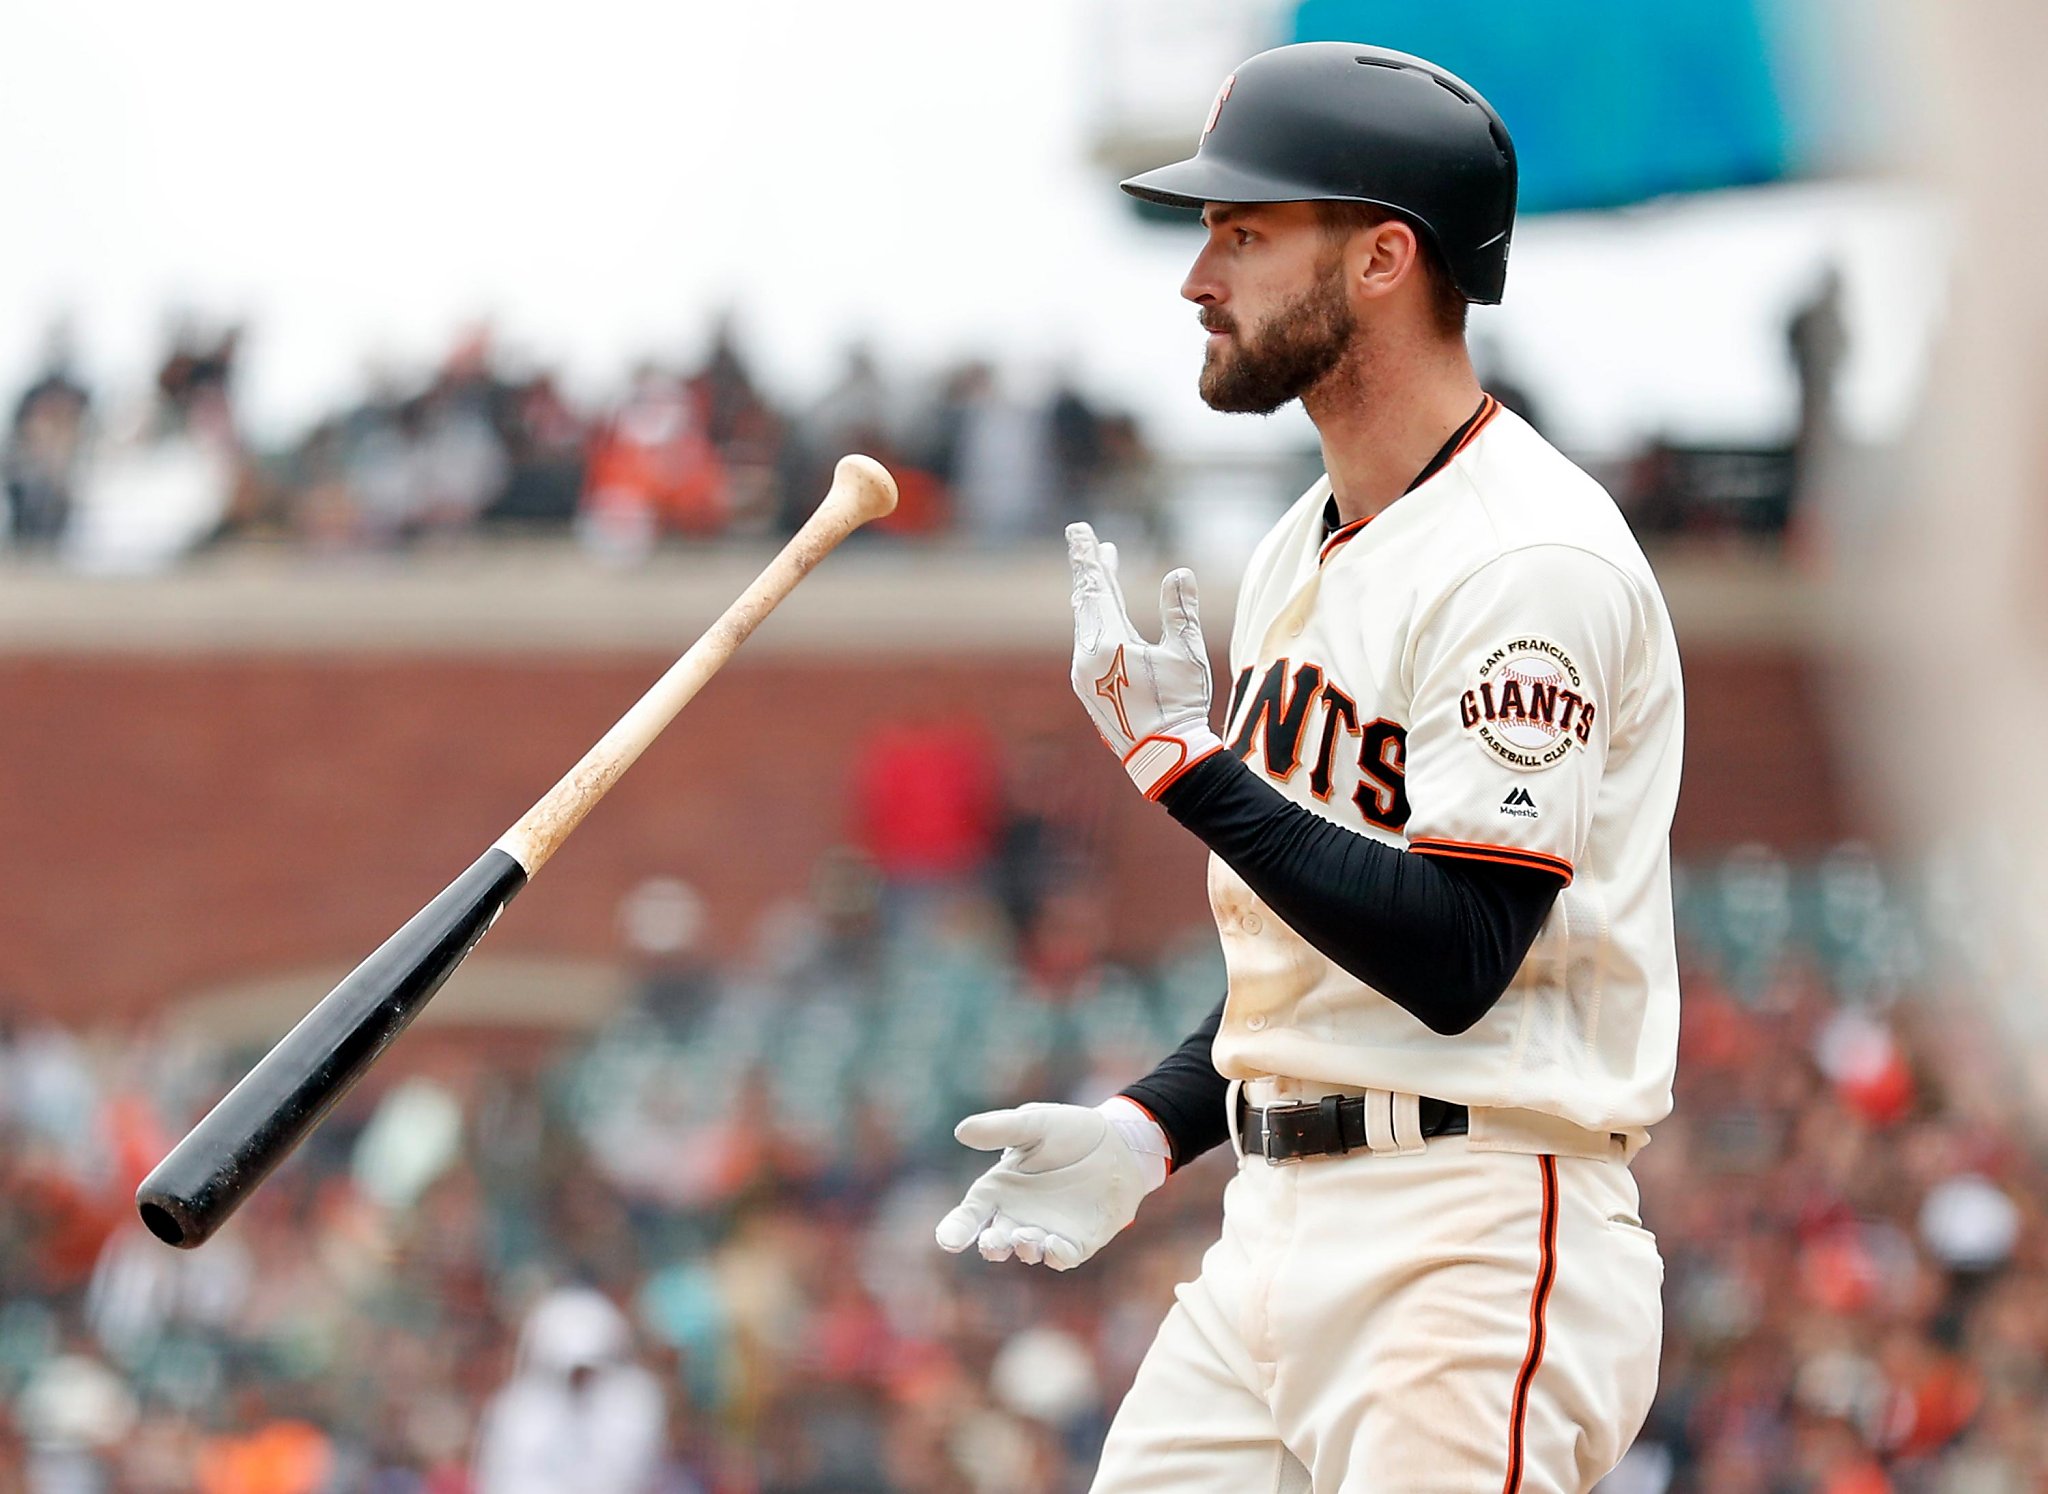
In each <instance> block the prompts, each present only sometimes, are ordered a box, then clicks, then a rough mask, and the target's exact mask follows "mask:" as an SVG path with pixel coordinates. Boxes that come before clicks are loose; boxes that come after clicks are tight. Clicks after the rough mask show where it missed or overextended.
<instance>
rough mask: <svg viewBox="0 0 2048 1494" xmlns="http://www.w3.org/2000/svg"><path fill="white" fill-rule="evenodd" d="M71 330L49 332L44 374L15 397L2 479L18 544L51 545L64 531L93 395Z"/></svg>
mask: <svg viewBox="0 0 2048 1494" xmlns="http://www.w3.org/2000/svg"><path fill="white" fill-rule="evenodd" d="M71 363H72V352H71V338H70V332H69V330H68V329H67V328H66V327H65V326H64V325H63V324H62V323H59V324H58V325H57V326H56V327H54V328H52V329H51V331H50V334H49V339H48V345H47V348H46V350H45V352H44V356H43V372H42V373H41V374H40V375H39V376H38V377H37V378H36V380H35V382H34V383H32V384H30V385H29V386H28V388H27V390H25V391H24V392H23V394H22V396H21V398H20V399H19V400H18V401H16V403H15V406H14V415H13V418H12V420H11V421H10V422H9V424H8V428H7V444H6V446H5V448H4V449H0V477H4V480H5V484H6V496H7V513H6V516H5V517H6V520H7V525H6V529H5V530H4V531H0V534H5V533H8V532H11V537H12V539H13V542H14V543H15V544H17V545H20V546H23V547H25V548H35V549H41V548H47V547H49V546H50V545H52V544H54V543H55V542H56V540H57V537H58V536H59V535H61V534H62V533H63V532H64V525H65V522H66V520H67V519H68V518H69V517H70V514H71V501H72V493H73V491H74V488H75V486H76V484H77V481H78V471H79V466H80V463H81V461H82V459H83V456H84V450H85V439H86V418H87V415H88V413H89V411H90V408H91V398H90V396H89V395H88V394H87V393H86V389H85V386H84V385H83V384H81V383H80V382H79V381H78V379H77V377H76V376H75V375H74V373H73V372H72V366H71Z"/></svg>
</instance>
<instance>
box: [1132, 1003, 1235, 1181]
mask: <svg viewBox="0 0 2048 1494" xmlns="http://www.w3.org/2000/svg"><path fill="white" fill-rule="evenodd" d="M1222 1024H1223V1003H1222V1001H1221V1000H1219V1001H1217V1003H1216V1008H1215V1010H1214V1011H1212V1012H1210V1013H1209V1015H1208V1016H1206V1017H1204V1018H1203V1019H1202V1023H1201V1025H1200V1026H1199V1027H1197V1028H1196V1029H1195V1030H1194V1031H1193V1032H1191V1033H1189V1034H1188V1035H1187V1037H1186V1038H1184V1039H1183V1040H1182V1042H1181V1045H1180V1046H1179V1047H1178V1048H1176V1049H1174V1050H1173V1052H1171V1053H1169V1054H1167V1055H1166V1057H1165V1058H1163V1059H1162V1060H1160V1062H1159V1064H1158V1065H1157V1066H1156V1067H1155V1068H1154V1069H1153V1070H1152V1072H1151V1073H1149V1074H1147V1075H1146V1076H1145V1077H1144V1078H1142V1079H1140V1080H1138V1081H1137V1082H1136V1083H1134V1084H1127V1085H1125V1086H1124V1088H1123V1089H1122V1091H1121V1093H1122V1094H1123V1095H1125V1096H1126V1097H1127V1098H1129V1099H1132V1100H1136V1101H1137V1102H1138V1103H1139V1104H1140V1105H1142V1106H1144V1107H1145V1109H1146V1111H1147V1112H1149V1113H1150V1114H1151V1116H1152V1119H1153V1120H1155V1121H1157V1122H1158V1123H1159V1129H1160V1130H1162V1131H1164V1132H1165V1133H1166V1140H1167V1143H1168V1144H1169V1145H1170V1146H1172V1148H1173V1165H1174V1166H1175V1167H1176V1168H1179V1167H1185V1166H1187V1165H1188V1163H1190V1162H1192V1161H1194V1160H1195V1158H1197V1157H1199V1156H1201V1155H1202V1153H1204V1152H1206V1151H1208V1150H1210V1149H1211V1148H1213V1147H1218V1146H1221V1145H1222V1144H1223V1143H1224V1142H1226V1141H1228V1140H1229V1139H1230V1117H1229V1115H1228V1113H1227V1112H1226V1111H1225V1110H1224V1104H1225V1101H1226V1099H1227V1097H1228V1094H1229V1090H1230V1081H1229V1080H1228V1079H1225V1078H1224V1077H1223V1076H1222V1075H1221V1074H1219V1073H1217V1072H1216V1060H1215V1059H1214V1058H1213V1057H1211V1056H1210V1049H1211V1048H1213V1047H1214V1046H1215V1043H1216V1029H1217V1028H1218V1027H1220V1026H1222Z"/></svg>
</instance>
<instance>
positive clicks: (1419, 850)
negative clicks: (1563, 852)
mask: <svg viewBox="0 0 2048 1494" xmlns="http://www.w3.org/2000/svg"><path fill="white" fill-rule="evenodd" d="M1408 849H1409V850H1411V851H1414V852H1415V853H1416V854H1418V855H1422V856H1461V857H1463V858H1465V859H1466V860H1467V861H1497V862H1499V863H1500V864H1501V865H1502V866H1526V867H1529V868H1530V869H1531V870H1534V871H1547V872H1549V873H1550V874H1551V875H1553V876H1557V877H1562V878H1564V884H1565V886H1567V887H1569V886H1571V883H1572V875H1573V868H1572V864H1571V863H1570V862H1569V861H1567V860H1565V859H1564V857H1562V856H1552V855H1549V854H1547V853H1546V852H1543V851H1529V850H1524V849H1523V848H1522V847H1520V846H1490V845H1487V844H1485V843H1484V842H1481V841H1471V840H1439V839H1437V838H1436V837H1434V836H1424V837H1423V838H1422V839H1421V840H1415V841H1410V842H1409V843H1408Z"/></svg>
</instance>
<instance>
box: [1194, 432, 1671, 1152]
mask: <svg viewBox="0 0 2048 1494" xmlns="http://www.w3.org/2000/svg"><path fill="white" fill-rule="evenodd" d="M1328 499H1329V483H1328V479H1327V478H1325V479H1324V480H1322V481H1320V482H1318V483H1317V484H1316V485H1315V486H1314V487H1313V488H1311V489H1310V490H1309V491H1308V492H1307V493H1306V494H1304V495H1303V496H1302V498H1301V499H1300V501H1298V502H1297V503H1296V504H1295V505H1294V506H1293V507H1292V508H1291V509H1289V510H1288V512H1287V514H1286V515H1285V516H1284V517H1283V518H1282V519H1281V520H1280V522H1279V523H1278V524H1276V525H1275V526H1274V528H1273V529H1272V531H1271V532H1270V533H1269V534H1268V535H1267V536H1266V537H1265V538H1264V539H1263V540H1262V541H1261V542H1260V544H1259V547H1258V549H1257V550H1256V551H1255V552H1254V553H1253V556H1252V560H1251V563H1250V565H1249V566H1248V568H1247V569H1246V572H1245V576H1244V580H1243V583H1242V586H1241V588H1240V591H1239V596H1238V605H1237V618H1236V622H1235V625H1234V627H1233V630H1232V634H1231V643H1230V664H1231V674H1232V689H1231V695H1230V705H1229V711H1228V715H1227V719H1226V723H1225V729H1224V733H1223V736H1224V740H1225V741H1226V743H1227V744H1228V750H1230V751H1232V752H1234V753H1236V754H1237V755H1238V756H1239V757H1241V758H1242V759H1243V760H1244V761H1245V762H1246V763H1247V764H1248V765H1249V766H1250V767H1252V768H1253V769H1254V770H1255V771H1258V772H1260V773H1261V774H1263V776H1264V777H1265V778H1266V779H1267V780H1268V781H1269V782H1270V783H1272V784H1273V785H1274V786H1275V787H1276V788H1278V789H1279V791H1280V792H1282V793H1283V794H1286V795H1287V796H1288V797H1289V798H1291V799H1293V800H1294V801H1295V802H1296V803H1298V804H1301V805H1303V806H1305V807H1306V808H1308V809H1310V810H1312V811H1313V812H1315V813H1317V814H1320V815H1323V816H1326V817H1327V818H1329V819H1332V820H1335V821H1336V822H1338V823H1340V824H1342V825H1344V826H1346V827H1348V828H1350V829H1352V830H1355V831H1359V832H1362V833H1364V834H1366V835H1369V836H1373V837H1375V838H1377V839H1380V840H1383V841H1387V842H1389V843H1391V844H1394V845H1404V844H1405V846H1406V847H1407V849H1408V850H1409V851H1410V852H1412V853H1415V854H1419V855H1427V856H1443V857H1469V858H1474V859H1477V860H1481V861H1490V862H1498V863H1504V864H1507V865H1512V866H1520V867H1528V868H1533V869H1536V870H1538V871H1541V872H1543V873H1545V874H1547V875H1551V876H1555V877H1556V878H1557V879H1558V880H1559V882H1560V883H1561V884H1562V891H1561V892H1560V893H1559V895H1558V898H1557V902H1556V904H1555V905H1554V906H1553V908H1552V910H1551V912H1550V915H1549V917H1548V918H1547V919H1546V921H1545V922H1544V925H1543V928H1542V930H1541V932H1540V933H1539V934H1538V936H1537V938H1536V942H1535V944H1534V945H1533V946H1532V947H1531V949H1530V950H1529V953H1528V956H1527V957H1526V958H1525V959H1524V960H1523V962H1522V965H1521V967H1520V969H1519V971H1518V972H1517V974H1516V976H1515V978H1514V980H1513V982H1512V983H1511V984H1510V986H1509V987H1508V990H1507V991H1506V993H1505V994H1504V995H1503V996H1502V997H1501V999H1500V1001H1499V1002H1498V1003H1497V1004H1496V1005H1495V1006H1494V1007H1493V1008H1492V1010H1490V1011H1489V1012H1487V1013H1486V1015H1485V1016H1484V1017H1482V1018H1481V1019H1480V1020H1479V1021H1478V1023H1477V1024H1476V1025H1475V1026H1473V1027H1472V1028H1470V1029H1469V1030H1468V1031H1465V1032H1462V1033H1458V1034H1455V1035H1442V1034H1438V1033H1435V1032H1432V1031H1430V1030H1429V1028H1427V1027H1425V1026H1424V1025H1423V1024H1422V1023H1421V1022H1420V1021H1418V1020H1417V1019H1416V1018H1415V1017H1413V1016H1411V1015H1410V1014H1409V1013H1408V1012H1406V1011H1404V1010H1402V1009H1401V1008H1400V1007H1398V1006H1396V1005H1395V1004H1394V1003H1393V1002H1392V1001H1390V1000H1388V999H1387V998H1385V997H1384V996H1381V995H1380V994H1379V993H1378V992H1376V991H1374V990H1373V989H1372V988H1371V987H1369V986H1367V985H1365V984H1364V983H1362V982H1361V981H1360V980H1359V979H1358V978H1357V977H1355V976H1353V975H1350V974H1349V973H1347V972H1346V971H1345V970H1344V969H1342V968H1341V967H1340V966H1338V965H1337V964H1336V963H1334V962H1333V961H1331V960H1330V959H1328V958H1327V957H1325V956H1324V955H1323V954H1321V953H1320V952H1319V951H1318V950H1316V949H1315V948H1314V947H1313V946H1311V945H1310V944H1308V943H1307V942H1306V941H1305V940H1303V939H1302V938H1300V937H1299V936H1298V935H1296V934H1295V933H1294V931H1293V930H1292V929H1290V928H1289V927H1288V926H1287V925H1286V924H1285V923H1284V922H1283V921H1282V920H1281V919H1280V918H1279V917H1278V916H1276V915H1275V914H1274V913H1273V911H1272V910H1271V909H1270V908H1268V907H1266V906H1265V905H1264V904H1263V903H1262V902H1261V901H1260V900H1259V898H1258V897H1257V896H1256V895H1255V894H1254V893H1253V892H1252V891H1251V889H1250V888H1249V887H1248V886H1246V884H1245V883H1244V881H1243V880H1242V879H1241V878H1239V877H1238V876H1237V875H1236V874H1235V873H1234V872H1232V871H1231V869H1230V868H1229V867H1228V866H1227V865H1226V864H1225V863H1224V862H1223V861H1222V860H1221V859H1220V858H1218V857H1215V856H1211V858H1210V864H1209V897H1210V903H1211V906H1212V908H1213V910H1214V912H1215V915H1216V922H1217V926H1218V930H1219V932H1220V934H1221V936H1222V942H1223V952H1224V958H1225V961H1226V963H1227V966H1228V970H1229V998H1228V1001H1227V1003H1226V1005H1225V1008H1224V1014H1223V1021H1222V1025H1221V1027H1220V1028H1219V1029H1218V1032H1217V1037H1216V1043H1215V1048H1214V1057H1215V1062H1216V1067H1217V1069H1218V1070H1219V1071H1220V1072H1221V1073H1222V1074H1223V1075H1224V1076H1225V1077H1227V1078H1232V1079H1253V1078H1259V1077H1263V1076H1279V1077H1284V1078H1290V1079H1301V1080H1313V1081H1318V1082H1321V1083H1325V1084H1333V1085H1345V1086H1356V1087H1361V1088H1372V1089H1387V1090H1393V1091H1396V1092H1400V1093H1408V1094H1425V1095H1432V1096H1435V1097H1437V1098H1439V1099H1444V1100H1451V1101H1455V1102H1458V1103H1462V1104H1465V1105H1469V1106H1475V1107H1507V1108H1514V1109H1526V1110H1535V1111H1540V1112H1544V1113H1546V1114H1550V1115H1555V1116H1558V1117H1560V1118H1562V1119H1564V1120H1567V1121H1570V1122H1572V1123H1574V1124H1576V1125H1580V1126H1583V1127H1586V1128H1588V1129H1590V1130H1595V1131H1620V1132H1628V1133H1631V1134H1634V1133H1639V1132H1640V1131H1641V1130H1642V1129H1643V1128H1646V1127H1648V1126H1650V1125H1651V1124H1653V1123H1654V1122H1656V1121H1658V1120H1660V1119H1662V1118H1663V1117H1664V1116H1665V1115H1666V1114H1667V1113H1668V1112H1669V1110H1670V1108H1671V1081H1672V1072H1673V1067H1674V1064H1675V1061H1676V1051H1677V1033H1678V973H1677V963H1676V957H1675V954H1674V951H1673V945H1672V924H1671V885H1670V866H1669V852H1668V843H1669V834H1670V826H1671V816H1672V811H1673V808H1674V807H1675V805H1676V803H1677V798H1678V780H1679V759H1680V746H1681V737H1682V717H1683V698H1682V692H1681V686H1680V680H1679V665H1678V651H1677V646H1676V643H1675V641H1674V640H1673V637H1672V631H1671V622H1670V618H1669V616H1668V614H1667V613H1666V611H1665V608H1664V601H1663V597H1662V594H1661V593H1660V592H1659V590H1658V587H1657V582H1656V578H1655V577H1654V576H1653V575H1652V574H1651V571H1650V567H1649V563H1648V562H1647V561H1646V560H1645V559H1644V558H1643V553H1642V550H1641V548H1640V547H1639V546H1638V545H1637V544H1636V541H1635V538H1634V536H1633V535H1632V534H1631V533H1630V532H1629V529H1628V526H1627V524H1626V523H1625V522H1624V521H1623V519H1622V517H1621V514H1620V512H1619V511H1618V510H1617V509H1616V507H1615V505H1614V503H1613V500H1612V499H1610V498H1609V497H1608V495H1607V493H1606V492H1605V491H1604V490H1603V489H1602V488H1601V487H1600V485H1599V484H1598V483H1596V482H1595V481H1593V479H1592V478H1590V477H1588V476H1587V475H1586V474H1585V473H1584V472H1582V471H1580V470H1579V469H1578V468H1577V467H1576V466H1574V465H1573V464H1572V463H1571V462H1570V461H1569V460H1568V459H1566V458H1565V457H1564V456H1563V455H1562V454H1560V453H1559V452H1558V451H1557V450H1556V449H1555V448H1553V447H1552V446H1550V445H1549V443H1547V442H1546V441H1544V440H1543V438H1542V437H1541V436H1539V435H1537V433H1536V432H1535V430H1534V429H1532V428H1531V427H1530V426H1529V425H1528V424H1527V423H1526V422H1524V421H1523V420H1521V419H1520V418H1519V417H1518V416H1516V415H1515V414H1513V413H1512V412H1511V411H1508V410H1505V409H1503V408H1501V407H1500V406H1499V405H1498V404H1496V403H1495V402H1493V401H1491V400H1489V401H1488V403H1487V405H1486V407H1485V413H1484V414H1483V415H1482V417H1481V419H1480V420H1479V421H1478V422H1477V423H1476V424H1475V426H1474V428H1473V429H1472V431H1471V433H1470V434H1469V435H1468V436H1467V437H1466V438H1465V440H1464V442H1463V443H1462V444H1461V445H1460V446H1459V448H1458V449H1457V450H1456V452H1455V453H1454V454H1453V455H1452V456H1451V458H1450V460H1449V461H1448V462H1446V463H1444V464H1443V465H1442V466H1441V467H1440V468H1439V469H1438V470H1437V471H1436V472H1435V473H1434V474H1433V475H1431V476H1430V477H1429V478H1427V479H1426V480H1425V481H1424V482H1422V483H1421V484H1420V485H1419V486H1417V487H1416V488H1414V489H1413V490H1411V491H1410V492H1408V493H1407V494H1405V495H1404V496H1402V497H1401V498H1400V499H1398V500H1397V501H1396V502H1394V503H1393V504H1391V505H1390V506H1389V507H1387V508H1386V509H1385V510H1383V511H1382V512H1380V513H1379V514H1377V515H1375V516H1374V517H1372V518H1371V519H1369V520H1362V521H1360V522H1358V523H1354V524H1349V525H1346V526H1344V527H1343V528H1340V529H1337V530H1336V531H1335V532H1332V531H1331V530H1330V529H1329V526H1328V524H1327V523H1326V520H1325V512H1326V505H1327V503H1328Z"/></svg>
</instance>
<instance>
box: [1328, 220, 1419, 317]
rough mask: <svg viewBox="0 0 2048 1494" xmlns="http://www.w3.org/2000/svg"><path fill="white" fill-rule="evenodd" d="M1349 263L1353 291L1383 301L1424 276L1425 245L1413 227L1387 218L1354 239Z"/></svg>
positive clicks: (1350, 249) (1347, 255)
mask: <svg viewBox="0 0 2048 1494" xmlns="http://www.w3.org/2000/svg"><path fill="white" fill-rule="evenodd" d="M1346 261H1347V263H1346V269H1347V270H1348V271H1349V272H1350V277H1351V281H1352V289H1353V290H1354V291H1356V292H1357V293H1358V294H1360V295H1362V296H1364V297H1366V298H1367V299H1369V300H1380V299H1383V298H1385V297H1387V296H1390V295H1392V294H1393V293H1394V291H1395V290H1396V289H1397V288H1399V287H1400V286H1402V285H1405V284H1407V283H1408V282H1409V281H1411V280H1412V279H1413V278H1414V277H1415V276H1416V275H1418V274H1420V273H1421V271H1422V262H1421V261H1422V241H1421V240H1420V239H1418V238H1417V237H1416V235H1415V229H1414V228H1413V227H1412V226H1411V225H1409V224H1407V223H1405V222H1403V221H1402V220H1401V219H1399V218H1388V219H1387V220H1386V221H1384V222H1381V223H1375V224H1373V225H1372V227H1370V228H1364V229H1360V230H1359V231H1358V232H1357V233H1354V234H1353V235H1352V236H1351V242H1350V244H1349V246H1348V252H1347V254H1346Z"/></svg>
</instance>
